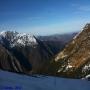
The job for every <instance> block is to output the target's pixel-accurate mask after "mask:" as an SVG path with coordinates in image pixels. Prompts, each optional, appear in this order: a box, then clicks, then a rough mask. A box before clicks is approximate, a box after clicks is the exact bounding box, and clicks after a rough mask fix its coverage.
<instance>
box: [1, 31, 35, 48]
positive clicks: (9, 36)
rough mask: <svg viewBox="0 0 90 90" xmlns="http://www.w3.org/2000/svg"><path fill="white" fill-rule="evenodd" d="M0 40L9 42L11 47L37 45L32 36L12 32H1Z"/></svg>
mask: <svg viewBox="0 0 90 90" xmlns="http://www.w3.org/2000/svg"><path fill="white" fill-rule="evenodd" d="M0 38H1V40H3V39H2V38H4V39H6V40H8V41H9V43H10V45H11V46H12V47H14V46H18V45H19V46H29V45H37V41H36V39H35V37H34V36H33V35H31V34H30V33H18V32H14V31H7V32H5V31H2V32H0Z"/></svg>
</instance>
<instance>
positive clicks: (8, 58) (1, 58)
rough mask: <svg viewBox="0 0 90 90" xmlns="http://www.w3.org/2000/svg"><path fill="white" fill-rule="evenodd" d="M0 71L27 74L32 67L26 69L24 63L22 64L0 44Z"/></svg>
mask: <svg viewBox="0 0 90 90" xmlns="http://www.w3.org/2000/svg"><path fill="white" fill-rule="evenodd" d="M0 69H3V70H7V71H12V72H21V73H29V72H30V71H31V69H32V67H31V65H30V66H29V67H27V66H26V65H25V63H24V64H22V63H21V62H20V61H19V60H18V59H16V58H15V57H14V56H13V55H12V54H11V53H10V52H9V51H8V50H7V49H5V48H4V47H3V46H2V45H1V44H0Z"/></svg>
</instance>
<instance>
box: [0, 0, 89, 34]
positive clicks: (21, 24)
mask: <svg viewBox="0 0 90 90" xmlns="http://www.w3.org/2000/svg"><path fill="white" fill-rule="evenodd" d="M89 22H90V0H0V31H2V30H14V31H15V30H16V31H19V32H30V33H32V34H35V35H49V34H62V33H69V32H75V31H79V30H80V29H81V28H82V27H83V26H84V25H85V24H86V23H89Z"/></svg>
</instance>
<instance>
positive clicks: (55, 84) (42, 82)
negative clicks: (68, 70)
mask: <svg viewBox="0 0 90 90" xmlns="http://www.w3.org/2000/svg"><path fill="white" fill-rule="evenodd" d="M0 90H90V81H87V80H73V79H64V78H58V77H48V76H37V77H33V76H26V75H18V74H15V73H11V72H6V71H0Z"/></svg>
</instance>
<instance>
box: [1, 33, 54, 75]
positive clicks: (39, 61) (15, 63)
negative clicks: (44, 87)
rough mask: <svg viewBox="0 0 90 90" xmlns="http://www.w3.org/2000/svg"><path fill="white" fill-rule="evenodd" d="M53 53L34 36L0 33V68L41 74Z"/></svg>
mask: <svg viewBox="0 0 90 90" xmlns="http://www.w3.org/2000/svg"><path fill="white" fill-rule="evenodd" d="M52 56H53V52H52V51H51V50H50V49H49V48H48V47H47V46H46V45H45V44H44V43H42V42H41V41H40V40H38V39H37V38H36V37H35V36H33V35H31V34H26V33H17V32H11V31H7V32H1V33H0V68H1V69H4V70H8V71H14V72H20V73H27V74H29V73H41V72H42V73H43V72H45V69H46V68H47V67H45V66H46V64H47V63H48V62H49V60H51V57H52Z"/></svg>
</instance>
